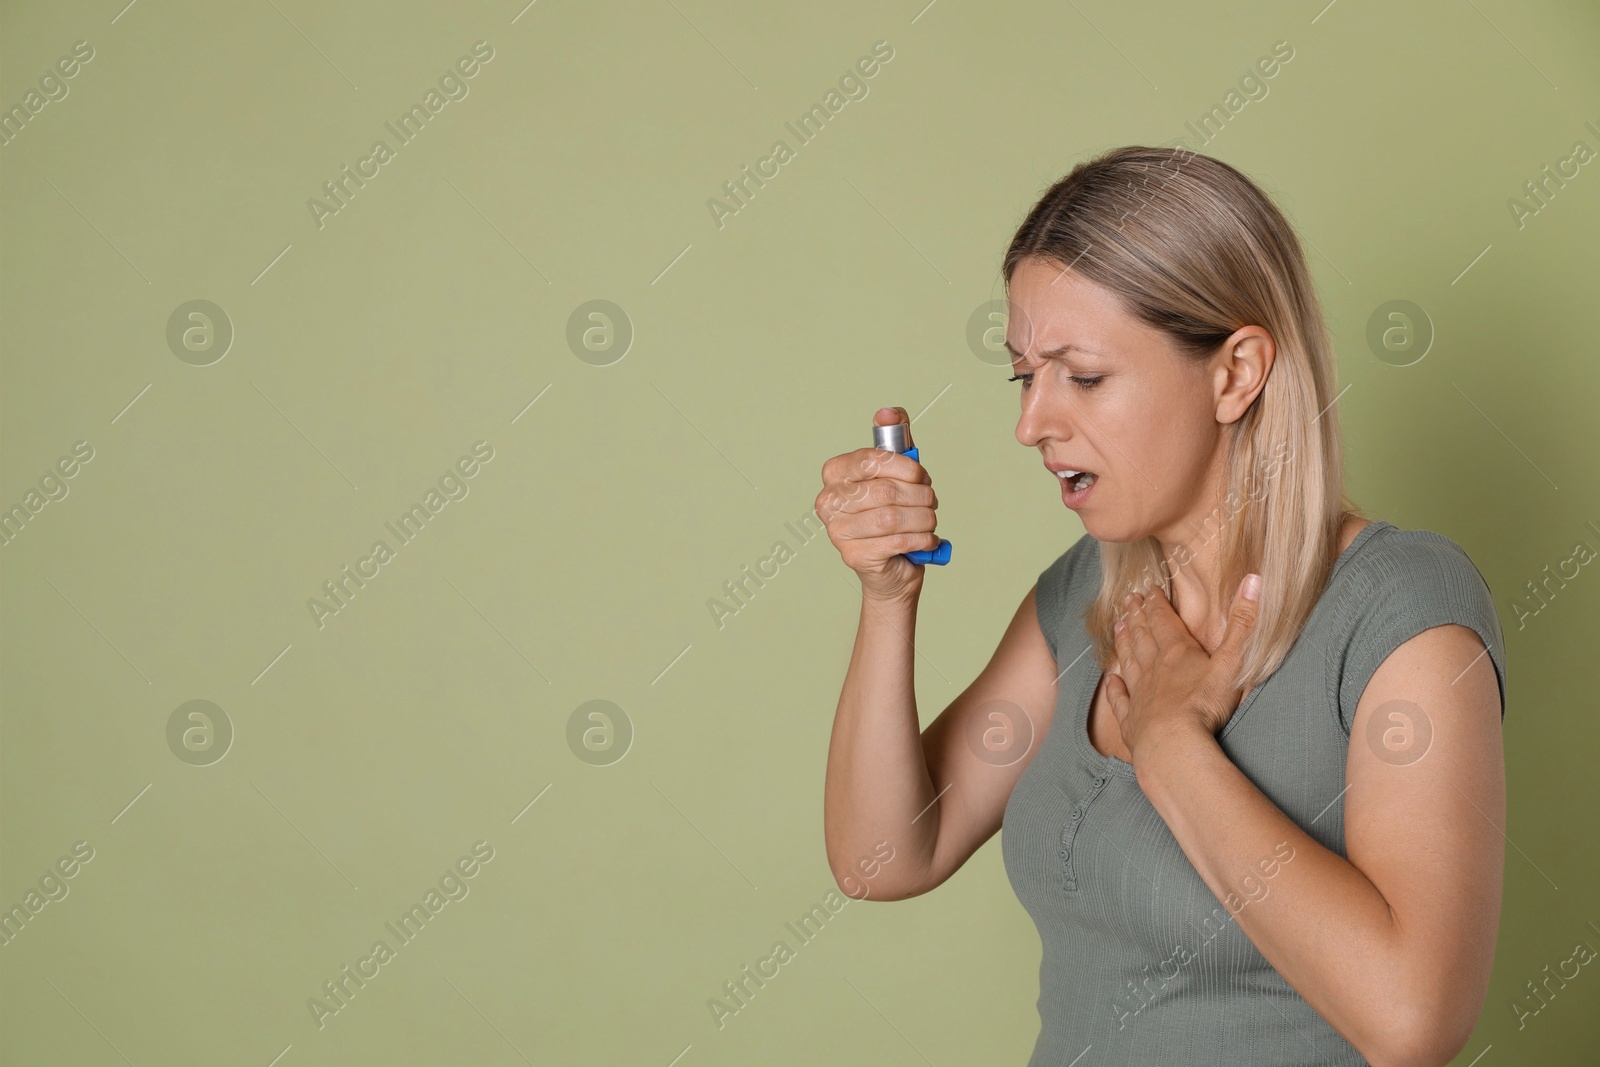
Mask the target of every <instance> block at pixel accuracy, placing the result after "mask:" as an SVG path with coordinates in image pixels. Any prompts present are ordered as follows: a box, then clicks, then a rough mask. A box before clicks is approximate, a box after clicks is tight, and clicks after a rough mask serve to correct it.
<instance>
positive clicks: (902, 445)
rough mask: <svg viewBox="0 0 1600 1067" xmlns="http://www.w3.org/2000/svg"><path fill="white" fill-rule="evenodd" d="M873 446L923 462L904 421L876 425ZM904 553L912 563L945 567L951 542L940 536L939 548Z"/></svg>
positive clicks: (948, 558) (873, 431)
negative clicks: (910, 442) (908, 444)
mask: <svg viewBox="0 0 1600 1067" xmlns="http://www.w3.org/2000/svg"><path fill="white" fill-rule="evenodd" d="M872 447H873V448H881V449H883V450H884V451H885V452H898V453H899V454H900V455H902V456H909V457H911V458H912V459H915V460H917V462H918V463H921V462H922V460H920V459H918V458H917V450H916V449H915V448H907V447H906V424H905V423H903V422H897V423H895V424H894V425H893V426H877V425H874V426H873V427H872ZM903 554H904V556H905V557H906V559H909V560H910V561H911V562H912V563H916V564H926V563H932V564H934V565H935V566H939V567H943V566H944V565H945V564H946V563H949V562H950V542H949V541H946V540H945V539H944V538H942V537H941V538H939V547H938V548H935V549H933V550H931V551H930V550H928V549H926V548H919V549H917V550H916V551H914V552H906V553H903Z"/></svg>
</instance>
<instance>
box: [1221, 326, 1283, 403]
mask: <svg viewBox="0 0 1600 1067" xmlns="http://www.w3.org/2000/svg"><path fill="white" fill-rule="evenodd" d="M1276 356H1277V347H1276V346H1275V345H1274V344H1273V343H1272V335H1271V334H1270V333H1268V332H1267V331H1266V330H1264V329H1262V328H1261V327H1260V326H1241V327H1240V328H1239V329H1237V330H1235V331H1234V332H1233V334H1232V336H1230V337H1229V338H1228V339H1227V340H1226V341H1224V342H1223V343H1222V348H1221V351H1220V352H1219V354H1218V356H1217V361H1218V362H1217V378H1216V381H1217V401H1216V403H1217V421H1218V422H1220V423H1222V424H1223V425H1227V424H1229V423H1232V422H1236V421H1237V420H1238V419H1240V418H1241V417H1242V416H1243V415H1244V413H1245V412H1246V411H1248V410H1249V409H1250V405H1251V404H1252V403H1254V402H1255V399H1256V397H1257V396H1259V395H1260V394H1261V390H1262V389H1263V388H1265V387H1266V384H1267V375H1269V374H1271V373H1272V361H1273V359H1274V358H1275V357H1276Z"/></svg>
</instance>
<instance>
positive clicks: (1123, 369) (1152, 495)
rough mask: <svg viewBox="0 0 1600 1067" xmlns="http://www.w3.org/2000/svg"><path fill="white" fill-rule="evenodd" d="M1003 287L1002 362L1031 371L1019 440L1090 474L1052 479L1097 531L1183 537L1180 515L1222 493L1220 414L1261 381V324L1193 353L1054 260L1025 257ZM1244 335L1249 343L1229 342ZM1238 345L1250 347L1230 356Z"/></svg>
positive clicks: (1197, 516)
mask: <svg viewBox="0 0 1600 1067" xmlns="http://www.w3.org/2000/svg"><path fill="white" fill-rule="evenodd" d="M1009 297H1010V320H1009V323H1008V325H1007V329H1006V347H1007V348H1009V349H1011V353H1012V361H1013V362H1012V366H1013V368H1014V369H1013V371H1012V373H1013V374H1021V375H1031V378H1024V380H1023V381H1022V382H1021V383H1020V384H1019V386H1018V388H1020V389H1021V390H1022V415H1021V417H1020V418H1019V419H1018V420H1017V440H1018V441H1020V442H1022V443H1023V444H1024V445H1027V446H1028V447H1029V448H1037V449H1038V450H1039V453H1040V454H1041V455H1042V456H1043V457H1044V462H1045V465H1046V466H1047V467H1049V468H1051V469H1052V470H1060V469H1062V468H1071V469H1072V470H1077V471H1087V472H1091V473H1092V474H1093V475H1094V480H1093V484H1092V485H1089V486H1088V487H1087V489H1086V490H1080V491H1073V483H1074V480H1073V479H1067V480H1066V481H1061V484H1060V491H1061V494H1062V502H1063V503H1064V504H1066V506H1068V507H1070V508H1072V509H1073V510H1074V511H1076V512H1077V513H1078V517H1079V518H1080V519H1081V520H1082V521H1083V526H1084V529H1085V530H1086V531H1088V532H1089V534H1091V535H1092V536H1093V537H1094V538H1095V539H1097V540H1100V541H1116V542H1127V541H1137V540H1139V539H1141V538H1144V537H1148V536H1151V535H1154V536H1156V537H1159V538H1160V539H1161V540H1162V541H1163V542H1167V543H1172V542H1175V541H1181V540H1189V539H1192V537H1193V536H1194V535H1193V531H1192V529H1191V527H1190V525H1189V524H1190V523H1191V522H1193V523H1194V524H1195V527H1199V526H1200V524H1201V522H1202V520H1203V519H1204V517H1205V516H1206V515H1208V514H1210V513H1211V512H1212V511H1214V510H1215V509H1216V507H1217V506H1218V504H1219V502H1220V501H1221V498H1222V493H1223V489H1222V478H1223V471H1222V463H1223V459H1224V458H1225V457H1224V453H1223V449H1224V447H1225V444H1226V439H1225V437H1224V430H1225V423H1227V422H1232V421H1233V420H1234V419H1237V418H1238V417H1239V415H1241V414H1243V412H1244V410H1245V408H1246V407H1248V404H1249V398H1253V397H1254V396H1255V394H1256V393H1257V392H1259V391H1260V384H1261V383H1264V381H1265V378H1264V376H1262V377H1261V381H1260V382H1252V381H1251V379H1250V375H1251V374H1252V373H1253V372H1255V371H1257V370H1264V368H1257V367H1253V366H1251V363H1252V360H1254V361H1255V362H1259V357H1260V354H1261V349H1262V345H1261V341H1262V340H1263V339H1264V340H1265V345H1266V347H1267V350H1268V352H1269V353H1270V345H1271V341H1270V338H1269V337H1268V336H1267V335H1266V333H1265V331H1264V330H1261V329H1260V328H1259V327H1244V328H1243V329H1242V330H1240V331H1239V332H1237V333H1235V334H1234V335H1233V336H1232V337H1230V338H1229V339H1228V341H1227V342H1226V343H1224V344H1223V345H1222V346H1221V348H1220V349H1219V352H1218V355H1217V356H1216V357H1214V358H1213V359H1212V360H1210V361H1208V362H1206V363H1203V364H1197V363H1194V362H1192V361H1190V360H1187V359H1184V358H1183V357H1182V356H1180V355H1179V353H1178V351H1177V349H1176V348H1175V346H1173V344H1172V343H1171V341H1170V340H1169V339H1168V338H1167V336H1166V335H1165V334H1163V333H1161V332H1160V331H1159V330H1155V329H1152V328H1150V327H1148V326H1145V325H1144V324H1143V323H1141V322H1139V321H1138V320H1136V319H1134V318H1132V317H1131V316H1129V315H1128V314H1127V313H1126V312H1125V311H1124V310H1123V309H1122V308H1121V306H1120V305H1119V303H1118V299H1117V297H1116V296H1114V295H1113V294H1112V293H1111V292H1109V291H1108V290H1106V289H1104V288H1102V287H1100V286H1099V285H1097V284H1095V283H1094V282H1091V281H1089V280H1088V279H1086V278H1084V277H1082V276H1081V275H1079V274H1077V273H1075V272H1073V271H1070V270H1067V271H1063V270H1062V269H1061V267H1060V265H1059V264H1055V263H1051V262H1048V261H1044V260H1038V259H1026V260H1023V261H1022V263H1021V264H1019V265H1018V267H1017V268H1016V270H1015V271H1014V272H1013V274H1012V277H1011V286H1010V294H1009ZM1258 335H1259V336H1258ZM1242 338H1243V339H1245V340H1246V341H1247V345H1246V344H1236V342H1240V341H1241V339H1242ZM1252 338H1253V339H1252ZM1066 346H1072V347H1066ZM1244 347H1248V348H1249V349H1250V353H1253V356H1251V355H1250V353H1246V356H1245V359H1244V360H1243V362H1242V363H1241V360H1240V359H1238V358H1234V357H1233V356H1230V352H1232V353H1238V352H1239V351H1240V349H1242V348H1244ZM1266 364H1267V365H1268V366H1270V354H1269V355H1268V357H1267V360H1266ZM1241 374H1243V379H1242V380H1240V375H1241ZM1049 477H1050V478H1052V479H1056V480H1057V481H1060V479H1058V478H1057V476H1056V475H1055V474H1053V473H1052V474H1050V475H1049Z"/></svg>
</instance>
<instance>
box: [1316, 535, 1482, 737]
mask: <svg viewBox="0 0 1600 1067" xmlns="http://www.w3.org/2000/svg"><path fill="white" fill-rule="evenodd" d="M1325 595H1326V596H1328V597H1329V598H1330V600H1331V602H1332V603H1331V605H1330V608H1331V611H1330V613H1329V618H1330V620H1331V622H1330V625H1331V628H1332V630H1333V633H1332V634H1331V635H1329V636H1330V638H1331V640H1330V645H1331V647H1329V648H1328V649H1327V651H1328V658H1329V670H1330V679H1329V683H1330V688H1331V689H1333V690H1334V691H1335V693H1336V699H1337V702H1338V705H1339V711H1340V717H1341V719H1342V720H1343V722H1344V724H1345V727H1346V729H1348V728H1349V725H1350V723H1351V722H1352V721H1353V719H1354V716H1355V708H1356V704H1357V703H1358V702H1359V701H1360V699H1361V694H1362V692H1363V691H1364V690H1365V689H1366V685H1367V682H1368V681H1370V680H1371V678H1372V675H1373V674H1374V673H1375V672H1376V671H1377V669H1378V667H1379V665H1381V664H1382V663H1383V661H1384V660H1385V659H1387V658H1388V657H1389V655H1390V654H1391V653H1392V652H1393V651H1394V650H1395V649H1397V648H1399V647H1400V646H1401V645H1402V644H1404V643H1405V642H1406V641H1408V640H1410V639H1411V638H1412V637H1415V636H1416V635H1417V634H1419V633H1421V632H1423V631H1424V630H1428V629H1431V628H1432V627H1435V626H1443V625H1447V624H1450V623H1456V624H1459V625H1462V626H1466V627H1468V628H1469V629H1471V630H1473V631H1474V632H1475V633H1477V634H1478V636H1479V638H1480V639H1482V641H1483V643H1484V647H1485V648H1486V649H1487V650H1488V653H1489V658H1490V660H1491V661H1492V662H1493V664H1494V669H1495V674H1496V678H1497V680H1498V682H1499V685H1500V694H1501V700H1502V704H1501V708H1502V713H1503V712H1504V697H1505V678H1506V675H1505V637H1504V634H1503V632H1502V630H1501V626H1500V619H1499V615H1498V614H1497V612H1496V611H1495V607H1494V596H1493V594H1492V592H1491V591H1490V589H1489V583H1488V581H1487V580H1486V579H1485V578H1484V576H1483V573H1482V572H1481V571H1480V570H1479V569H1478V567H1477V564H1475V563H1474V562H1473V561H1472V558H1471V557H1470V556H1469V555H1468V554H1467V552H1466V550H1465V549H1464V548H1462V547H1461V545H1459V544H1458V543H1456V542H1455V541H1454V540H1452V539H1451V538H1449V537H1446V536H1445V535H1443V534H1440V533H1437V532H1435V531H1433V530H1420V529H1419V530H1405V529H1401V528H1400V527H1398V526H1395V525H1393V524H1392V523H1388V522H1384V521H1382V520H1377V521H1375V522H1373V523H1371V524H1370V525H1368V526H1366V527H1363V528H1362V529H1361V531H1360V532H1359V533H1358V534H1357V535H1356V539H1355V541H1353V542H1351V544H1350V546H1349V548H1347V549H1346V550H1345V553H1343V554H1342V555H1341V557H1340V559H1339V561H1338V562H1337V563H1336V564H1335V567H1334V573H1333V574H1332V576H1331V577H1330V580H1329V585H1328V589H1327V592H1326V594H1325Z"/></svg>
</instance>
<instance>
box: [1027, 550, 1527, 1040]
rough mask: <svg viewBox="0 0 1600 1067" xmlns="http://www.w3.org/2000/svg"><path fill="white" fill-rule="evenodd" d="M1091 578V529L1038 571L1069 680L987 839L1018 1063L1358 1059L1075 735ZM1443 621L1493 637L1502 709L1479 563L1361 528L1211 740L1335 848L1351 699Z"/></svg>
mask: <svg viewBox="0 0 1600 1067" xmlns="http://www.w3.org/2000/svg"><path fill="white" fill-rule="evenodd" d="M1099 588H1100V545H1099V542H1098V541H1096V540H1095V539H1094V538H1092V537H1090V536H1089V535H1087V534H1085V535H1084V536H1083V537H1082V538H1080V539H1079V540H1078V541H1077V542H1076V543H1075V544H1074V545H1073V546H1072V547H1071V548H1069V549H1068V550H1067V551H1066V552H1064V553H1062V555H1061V556H1060V557H1059V558H1057V559H1056V560H1055V562H1053V563H1051V564H1050V566H1049V567H1047V568H1045V570H1044V571H1043V572H1042V573H1041V574H1040V575H1039V584H1038V592H1037V595H1036V599H1037V601H1038V616H1039V626H1040V628H1041V629H1042V630H1043V631H1044V635H1045V640H1046V641H1047V642H1049V645H1050V651H1051V653H1052V654H1053V655H1054V656H1055V658H1056V664H1057V667H1058V669H1059V670H1061V671H1063V674H1062V675H1061V678H1060V682H1059V685H1058V695H1057V700H1056V707H1055V713H1054V716H1055V717H1054V719H1053V723H1052V726H1051V729H1050V731H1049V733H1048V734H1047V735H1046V737H1045V741H1044V744H1043V746H1042V747H1041V748H1040V749H1039V751H1038V752H1036V753H1034V755H1033V758H1032V760H1031V762H1030V763H1029V765H1028V767H1027V769H1026V770H1025V771H1024V772H1023V774H1022V777H1021V778H1020V779H1019V780H1018V782H1017V785H1016V787H1015V789H1013V791H1012V794H1011V798H1010V800H1009V801H1008V802H1007V804H1006V809H1005V819H1004V823H1003V827H1002V830H1001V835H1000V839H1001V850H1002V852H1003V854H1004V858H1005V866H1006V874H1007V875H1008V877H1009V878H1010V880H1011V885H1012V887H1013V888H1014V889H1015V890H1016V893H1017V896H1018V897H1019V898H1020V899H1021V901H1022V904H1023V906H1024V907H1025V908H1026V909H1027V910H1028V913H1029V914H1030V915H1031V916H1032V917H1033V921H1034V924H1035V925H1036V926H1037V927H1038V929H1039V938H1040V941H1041V943H1042V947H1043V956H1042V960H1041V962H1040V966H1039V1001H1038V1009H1039V1021H1040V1030H1039V1037H1038V1041H1037V1042H1036V1044H1035V1045H1034V1050H1033V1056H1032V1058H1030V1059H1029V1060H1028V1067H1069V1065H1071V1067H1152V1065H1159V1064H1174V1065H1176V1064H1182V1065H1184V1067H1212V1065H1215V1067H1222V1065H1226V1067H1247V1065H1255V1064H1271V1065H1273V1067H1335V1065H1338V1067H1349V1065H1362V1064H1365V1063H1366V1060H1365V1059H1364V1058H1363V1057H1362V1056H1361V1054H1360V1053H1359V1052H1357V1051H1356V1049H1355V1047H1354V1046H1353V1045H1351V1044H1350V1043H1349V1042H1348V1041H1346V1040H1345V1039H1344V1038H1343V1037H1342V1036H1341V1035H1340V1034H1339V1032H1338V1031H1336V1030H1335V1029H1333V1027H1331V1026H1329V1025H1328V1023H1327V1022H1325V1021H1324V1020H1323V1019H1322V1017H1321V1016H1320V1015H1318V1014H1317V1013H1316V1012H1315V1011H1314V1010H1313V1009H1312V1008H1311V1006H1310V1005H1309V1004H1307V1003H1306V1001H1305V1000H1304V998H1302V997H1301V996H1300V995H1299V994H1298V993H1296V992H1295V991H1294V989H1293V988H1292V987H1290V985H1289V984H1288V983H1287V982H1286V981H1284V979H1283V978H1282V976H1281V975H1279V974H1278V972H1277V971H1276V970H1274V969H1273V967H1272V965H1271V964H1269V963H1268V962H1267V961H1266V959H1265V958H1264V957H1263V956H1262V955H1261V953H1260V952H1259V951H1257V950H1256V947H1255V945H1254V944H1252V943H1251V941H1250V939H1249V938H1248V937H1246V936H1245V934H1244V932H1243V931H1242V930H1241V929H1240V928H1239V925H1238V923H1237V922H1236V921H1235V920H1234V917H1233V916H1232V914H1230V912H1229V911H1228V909H1227V908H1226V907H1224V906H1223V903H1222V902H1221V901H1219V900H1218V899H1217V897H1216V896H1215V895H1214V894H1213V893H1212V892H1211V890H1210V888H1208V887H1207V886H1206V884H1205V882H1204V881H1203V880H1202V879H1201V877H1200V874H1199V872H1198V871H1196V870H1195V868H1194V865H1193V864H1191V863H1190V862H1189V859H1188V857H1187V856H1186V855H1184V853H1183V850H1182V849H1181V848H1179V847H1178V843H1177V840H1176V839H1175V838H1174V837H1173V836H1172V832H1171V831H1170V830H1169V829H1168V828H1167V824H1166V823H1165V822H1164V821H1163V820H1162V818H1161V816H1160V815H1159V814H1157V812H1156V810H1155V808H1154V807H1152V806H1151V804H1150V802H1149V800H1148V799H1146V797H1145V795H1144V793H1143V791H1142V790H1141V789H1140V788H1139V783H1138V780H1137V779H1136V778H1135V777H1134V773H1133V767H1132V765H1130V764H1128V763H1126V762H1124V761H1123V760H1120V759H1117V758H1116V757H1115V756H1102V755H1100V754H1099V753H1098V752H1096V751H1095V749H1094V746H1092V745H1091V744H1090V743H1089V733H1088V713H1089V701H1090V699H1091V697H1092V696H1093V695H1094V692H1095V689H1096V688H1097V687H1098V686H1099V684H1100V676H1101V673H1102V672H1101V671H1100V668H1099V664H1098V663H1097V662H1096V661H1095V657H1094V654H1093V652H1092V651H1091V650H1090V642H1089V635H1088V632H1087V631H1086V630H1085V628H1084V625H1083V612H1084V610H1085V609H1086V608H1087V607H1088V605H1089V603H1090V601H1091V600H1092V599H1093V598H1094V596H1095V595H1096V594H1097V593H1098V591H1099ZM1446 623H1460V624H1461V625H1463V626H1467V627H1470V628H1471V629H1473V630H1474V631H1476V632H1477V634H1478V636H1479V637H1480V638H1482V639H1483V641H1484V643H1485V645H1486V646H1487V647H1488V650H1489V658H1490V660H1491V661H1492V662H1493V664H1494V670H1495V676H1496V680H1497V682H1498V683H1499V687H1500V697H1501V715H1502V716H1503V715H1504V714H1505V653H1504V649H1505V642H1504V637H1503V635H1502V633H1501V630H1500V621H1499V618H1498V617H1497V616H1496V614H1495V610H1494V603H1493V600H1492V599H1491V597H1490V594H1489V588H1488V585H1487V583H1486V582H1485V581H1484V579H1483V577H1482V575H1481V574H1480V573H1479V572H1478V569H1477V568H1476V567H1475V566H1474V565H1473V563H1472V561H1471V560H1470V559H1469V558H1468V557H1467V554H1466V553H1465V552H1464V551H1463V550H1462V549H1461V547H1460V546H1459V545H1457V544H1456V543H1455V542H1453V541H1451V540H1450V539H1448V538H1446V537H1443V536H1441V535H1439V534H1436V533H1433V532H1431V531H1428V530H1402V529H1399V528H1398V527H1395V526H1393V525H1391V524H1389V523H1387V522H1382V521H1377V522H1372V523H1369V524H1368V525H1367V526H1364V527H1363V528H1362V529H1361V531H1360V532H1359V533H1357V534H1356V536H1355V539H1354V540H1353V541H1352V542H1351V543H1350V545H1349V546H1348V547H1347V548H1345V550H1344V551H1343V552H1342V553H1340V555H1339V558H1338V561H1337V562H1336V563H1335V564H1334V567H1333V571H1332V573H1331V574H1330V575H1329V578H1328V582H1327V585H1326V586H1325V587H1324V589H1323V592H1322V596H1321V597H1320V598H1319V599H1318V601H1317V604H1316V606H1315V608H1314V609H1313V611H1312V614H1311V617H1310V619H1309V621H1308V622H1307V624H1306V627H1305V629H1304V630H1303V631H1302V632H1301V634H1300V636H1299V638H1298V639H1296V641H1295V644H1294V646H1293V648H1292V649H1291V650H1290V652H1289V655H1288V657H1287V658H1286V659H1285V661H1284V662H1283V664H1282V665H1281V666H1279V667H1278V669H1277V670H1276V671H1274V672H1273V673H1272V675H1271V676H1270V677H1268V678H1267V679H1266V680H1265V681H1263V682H1262V683H1261V684H1259V685H1257V686H1256V687H1255V688H1254V689H1252V690H1250V692H1249V693H1247V694H1245V696H1244V698H1243V700H1241V701H1240V704H1239V707H1238V709H1237V710H1236V711H1235V712H1234V714H1233V717H1232V719H1230V720H1229V722H1228V724H1227V725H1226V726H1225V727H1224V728H1223V730H1222V732H1221V734H1220V735H1219V737H1218V739H1219V741H1220V743H1221V745H1222V748H1223V750H1224V751H1225V752H1226V753H1227V754H1228V757H1229V758H1230V759H1231V760H1232V761H1233V762H1234V764H1235V765H1236V766H1238V767H1239V769H1240V770H1241V771H1243V772H1244V773H1245V775H1246V776H1247V777H1248V778H1249V779H1250V780H1251V781H1252V782H1254V783H1255V784H1256V786H1257V787H1258V788H1259V789H1260V790H1261V791H1262V792H1263V793H1264V794H1266V796H1267V797H1268V798H1269V799H1270V800H1271V801H1272V802H1273V803H1274V804H1276V805H1277V806H1278V808H1279V809H1280V810H1282V811H1283V812H1284V813H1285V814H1286V815H1288V816H1289V818H1290V819H1292V820H1293V821H1294V822H1295V823H1296V824H1297V825H1298V826H1300V827H1301V828H1302V829H1303V830H1305V831H1306V833H1307V834H1309V835H1310V836H1311V837H1312V838H1313V839H1315V840H1316V841H1317V842H1318V843H1319V844H1321V845H1323V846H1324V847H1326V848H1328V849H1331V850H1332V851H1334V852H1336V853H1338V854H1339V855H1340V856H1344V855H1345V854H1346V853H1345V843H1344V801H1343V798H1342V793H1343V790H1344V788H1345V780H1344V771H1345V757H1346V755H1347V750H1348V746H1349V744H1350V724H1351V722H1352V720H1353V719H1354V717H1355V709H1356V704H1357V702H1358V701H1359V700H1360V699H1361V694H1362V692H1363V690H1364V689H1365V688H1366V685H1367V682H1368V680H1369V679H1370V678H1371V677H1372V675H1373V673H1374V672H1375V671H1376V670H1377V669H1378V666H1379V664H1381V663H1382V662H1383V660H1384V659H1385V658H1386V657H1387V656H1388V655H1389V653H1391V652H1393V651H1394V650H1395V649H1396V648H1398V647H1399V646H1400V645H1401V644H1402V643H1404V642H1405V641H1407V640H1409V639H1410V638H1412V637H1414V636H1415V635H1417V634H1419V633H1421V632H1422V631H1423V630H1427V629H1429V628H1431V627H1434V626H1440V625H1443V624H1446ZM1272 858H1273V857H1271V856H1263V857H1262V859H1264V860H1271V859H1272ZM1289 862H1293V861H1292V860H1290V861H1289ZM1268 884H1269V886H1270V883H1268ZM1269 892H1270V889H1269ZM1240 895H1241V898H1242V897H1243V896H1244V894H1242V893H1241V894H1240ZM1086 1050H1087V1054H1085V1051H1086ZM1080 1057H1081V1058H1080Z"/></svg>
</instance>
